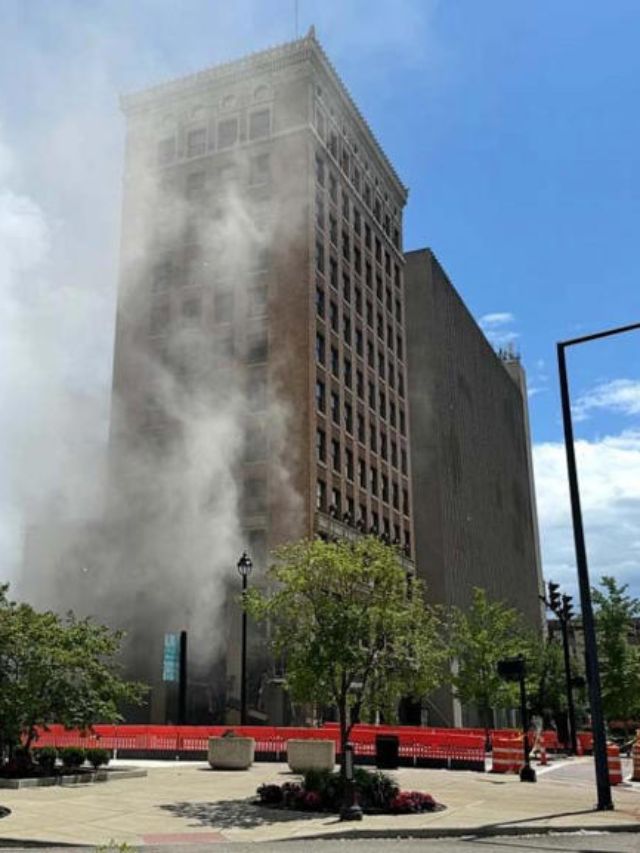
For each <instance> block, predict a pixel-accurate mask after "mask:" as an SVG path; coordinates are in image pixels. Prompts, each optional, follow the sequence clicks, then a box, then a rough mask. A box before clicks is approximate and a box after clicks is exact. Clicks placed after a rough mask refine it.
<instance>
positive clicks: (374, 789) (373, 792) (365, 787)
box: [353, 767, 400, 811]
mask: <svg viewBox="0 0 640 853" xmlns="http://www.w3.org/2000/svg"><path fill="white" fill-rule="evenodd" d="M353 775H354V782H355V785H356V790H357V791H358V794H359V795H360V805H361V806H362V807H363V808H364V809H369V810H378V809H379V810H381V811H388V809H389V805H390V803H391V801H392V800H394V799H395V798H396V797H397V796H398V793H399V792H400V788H399V787H398V785H397V784H396V783H395V782H394V780H393V779H392V778H391V776H387V774H386V773H382V772H381V771H380V770H376V771H375V772H374V773H370V772H369V771H368V770H363V769H362V768H361V767H358V768H356V771H355V773H354V774H353Z"/></svg>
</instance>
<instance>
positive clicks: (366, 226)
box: [364, 222, 371, 250]
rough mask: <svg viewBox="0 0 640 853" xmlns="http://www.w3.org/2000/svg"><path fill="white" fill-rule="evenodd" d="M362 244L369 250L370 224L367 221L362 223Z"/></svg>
mask: <svg viewBox="0 0 640 853" xmlns="http://www.w3.org/2000/svg"><path fill="white" fill-rule="evenodd" d="M364 245H365V246H366V247H367V249H369V250H371V226H370V225H369V223H368V222H365V223H364Z"/></svg>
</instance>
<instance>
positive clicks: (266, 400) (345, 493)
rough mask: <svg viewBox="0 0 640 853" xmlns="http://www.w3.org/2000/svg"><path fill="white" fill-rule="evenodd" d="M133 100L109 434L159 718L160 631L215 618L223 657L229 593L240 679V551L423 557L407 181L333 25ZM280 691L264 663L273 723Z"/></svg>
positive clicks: (117, 508)
mask: <svg viewBox="0 0 640 853" xmlns="http://www.w3.org/2000/svg"><path fill="white" fill-rule="evenodd" d="M123 109H124V112H125V115H126V119H127V148H126V164H125V179H124V208H123V227H122V262H121V277H120V288H119V303H118V319H117V331H116V349H115V362H114V381H113V412H112V429H111V439H110V456H111V462H110V471H111V503H112V514H114V515H116V516H118V515H119V516H120V518H121V521H122V523H123V525H124V528H125V533H123V535H122V542H123V547H122V559H121V565H120V572H121V579H122V583H123V587H124V589H126V595H125V596H124V598H125V599H126V600H125V601H123V608H124V610H126V609H127V607H129V609H130V618H129V622H130V623H132V624H134V629H133V636H134V638H136V639H135V642H134V645H135V647H136V649H137V651H138V652H139V658H138V669H139V670H140V674H141V675H142V676H144V677H145V678H146V679H147V680H150V681H151V683H152V684H153V685H154V695H155V696H156V697H159V698H158V699H157V701H155V704H154V701H153V700H152V712H151V716H152V718H154V719H156V720H157V719H160V718H161V717H162V716H166V715H167V711H166V707H167V704H166V701H165V700H166V697H164V693H163V686H162V684H161V683H160V682H159V679H160V667H161V654H160V649H161V638H162V634H163V632H164V631H165V630H171V629H175V628H177V627H186V628H187V629H191V628H192V626H191V623H192V622H195V623H197V624H196V627H195V628H194V629H193V630H194V631H195V635H196V642H200V643H201V645H202V647H203V648H202V649H201V650H200V652H199V654H200V655H201V656H202V658H203V659H204V658H206V657H207V653H206V647H207V642H210V641H211V642H212V640H211V638H210V633H209V634H208V633H207V630H204V631H202V628H201V626H202V624H203V623H206V621H207V617H206V612H207V607H210V608H211V612H212V614H213V613H215V619H216V620H217V624H216V627H215V632H217V637H216V640H215V645H216V648H217V649H218V654H219V659H220V666H219V668H218V669H217V670H216V671H215V672H212V671H207V670H206V667H205V668H203V670H202V675H201V679H202V682H203V684H204V683H206V682H207V681H209V682H211V681H215V680H216V679H218V684H219V689H218V693H219V694H224V696H225V698H224V699H222V700H221V699H220V696H216V697H213V698H211V696H210V697H209V700H208V701H209V711H210V714H211V715H214V716H215V715H216V714H217V715H218V717H219V716H221V714H222V710H223V706H224V713H226V714H227V715H228V711H229V708H232V707H233V706H234V699H235V698H237V695H238V690H239V687H238V673H237V660H238V640H239V636H237V630H236V628H237V625H236V623H235V621H234V618H229V613H230V612H233V611H234V610H235V611H237V608H234V607H229V606H227V605H228V604H229V603H231V602H232V601H233V599H232V597H231V596H230V595H229V593H228V590H227V593H226V598H223V589H224V588H225V585H226V586H230V584H232V583H233V559H234V557H236V558H237V556H239V551H240V550H241V549H242V548H247V550H249V551H250V552H251V554H252V556H253V558H254V562H256V564H257V566H256V572H255V582H260V568H261V566H260V564H261V563H263V562H264V559H265V554H266V553H267V552H268V551H271V550H272V549H273V548H274V547H275V546H277V545H279V544H281V543H283V542H285V541H287V540H291V539H296V538H299V537H302V536H312V535H321V536H334V535H352V536H354V535H358V533H360V532H371V533H375V534H376V535H379V536H381V537H383V538H384V539H385V540H386V541H388V542H390V543H395V544H396V545H397V546H398V547H399V548H400V549H401V551H402V553H403V555H404V557H403V558H404V559H406V561H407V566H408V568H410V567H411V566H412V564H413V563H412V561H413V554H414V539H413V517H412V486H411V453H410V444H409V411H408V402H407V393H408V392H407V389H408V382H407V366H406V350H407V343H406V335H405V299H404V280H403V279H404V257H403V254H402V216H403V208H404V205H405V202H406V196H407V192H406V189H405V188H404V186H403V185H402V183H401V181H400V180H399V178H398V176H397V175H396V173H395V171H394V169H393V167H392V166H391V164H390V162H389V160H388V159H387V157H386V156H385V154H384V153H383V151H382V149H381V148H380V146H379V144H378V143H377V141H376V139H375V137H374V135H373V134H372V132H371V130H370V129H369V127H368V125H367V123H366V121H365V120H364V118H363V117H362V115H361V114H360V112H359V110H358V108H357V107H356V105H355V104H354V102H353V100H352V99H351V97H350V96H349V93H348V92H347V90H346V88H345V87H344V85H343V84H342V82H341V81H340V79H339V77H338V75H337V74H336V72H335V70H334V69H333V67H332V66H331V64H330V62H329V61H328V59H327V57H326V55H325V54H324V52H323V50H322V48H321V47H320V45H319V44H318V42H317V40H316V39H315V36H314V34H313V31H311V32H310V33H309V34H308V35H307V36H306V37H305V38H302V39H300V40H297V41H295V42H292V43H290V44H286V45H284V46H282V47H278V48H275V49H273V50H268V51H265V52H262V53H258V54H255V55H253V56H250V57H248V58H245V59H241V60H239V61H236V62H231V63H228V64H226V65H220V66H216V67H214V68H212V69H210V70H207V71H203V72H201V73H199V74H195V75H192V76H190V77H187V78H184V79H180V80H176V81H172V82H170V83H167V84H165V85H161V86H158V87H156V88H154V89H150V90H147V91H144V92H141V93H139V94H134V95H130V96H127V97H125V98H124V99H123ZM150 542H152V543H153V545H151V546H150V544H149V543H150ZM207 566H208V567H209V568H207ZM227 570H228V572H229V577H230V578H231V581H227V580H226V579H225V578H226V576H225V575H224V572H225V571H227ZM207 573H209V574H207ZM125 574H126V578H125ZM236 580H237V579H236ZM216 601H217V604H216ZM222 601H226V602H227V604H226V605H225V604H222V605H221V604H220V602H222ZM216 608H217V609H216ZM141 612H144V613H145V614H146V617H147V618H145V619H143V620H142V623H141V624H138V620H139V614H140V613H141ZM175 613H179V614H180V619H181V624H180V625H179V626H178V625H177V624H176V618H175ZM172 614H173V615H172ZM212 618H214V617H213V616H212ZM172 620H173V621H172ZM123 621H127V620H126V619H124V617H123ZM199 637H201V639H200V640H198V638H199ZM207 638H209V639H207ZM263 640H264V637H263V636H262V635H256V638H255V639H254V646H255V649H254V651H255V655H254V657H256V659H257V658H259V657H260V649H261V648H263V647H264V643H263ZM263 664H264V666H265V667H268V666H269V664H268V662H267V661H266V660H265V659H263ZM259 668H260V667H259V666H258V667H257V669H258V670H259ZM274 674H277V673H274ZM207 689H208V688H207ZM215 689H217V688H215ZM215 689H214V692H215ZM205 692H206V691H205ZM269 695H270V694H269V685H268V683H265V680H264V678H262V679H261V678H260V673H259V672H257V673H256V675H255V678H254V679H253V680H252V681H251V682H250V696H249V698H250V703H251V706H252V713H253V714H254V716H255V719H259V718H261V715H262V718H264V717H265V715H266V717H269V718H271V719H274V712H273V709H272V707H271V706H269V700H268V696H269ZM213 708H215V711H214V710H212V709H213ZM205 716H206V715H205ZM275 716H276V717H277V716H278V714H275Z"/></svg>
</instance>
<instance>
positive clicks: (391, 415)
mask: <svg viewBox="0 0 640 853" xmlns="http://www.w3.org/2000/svg"><path fill="white" fill-rule="evenodd" d="M389 423H390V424H391V426H392V427H395V425H396V404H395V403H394V402H390V403H389Z"/></svg>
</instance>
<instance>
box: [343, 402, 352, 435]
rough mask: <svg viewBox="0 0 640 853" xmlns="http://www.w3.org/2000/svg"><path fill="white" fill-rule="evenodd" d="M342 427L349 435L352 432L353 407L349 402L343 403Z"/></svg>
mask: <svg viewBox="0 0 640 853" xmlns="http://www.w3.org/2000/svg"><path fill="white" fill-rule="evenodd" d="M344 428H345V429H346V431H347V432H348V433H349V435H351V433H352V432H353V408H352V406H351V403H345V404H344Z"/></svg>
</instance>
